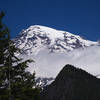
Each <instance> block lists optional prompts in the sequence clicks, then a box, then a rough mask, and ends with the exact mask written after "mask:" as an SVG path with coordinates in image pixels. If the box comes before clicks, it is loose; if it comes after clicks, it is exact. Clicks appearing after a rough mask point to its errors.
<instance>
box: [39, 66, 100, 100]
mask: <svg viewBox="0 0 100 100" xmlns="http://www.w3.org/2000/svg"><path fill="white" fill-rule="evenodd" d="M40 100H100V79H97V78H96V77H94V76H92V75H91V74H89V73H87V72H85V71H84V70H81V69H78V68H75V67H74V66H72V65H66V66H65V67H64V68H63V69H62V70H61V72H60V73H59V74H58V76H57V77H56V79H55V81H54V82H52V83H51V84H50V85H49V86H47V87H45V89H44V90H43V91H42V92H41V94H40Z"/></svg>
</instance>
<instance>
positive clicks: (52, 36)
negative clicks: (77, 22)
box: [14, 25, 98, 54]
mask: <svg viewBox="0 0 100 100" xmlns="http://www.w3.org/2000/svg"><path fill="white" fill-rule="evenodd" d="M14 41H15V44H16V46H17V47H18V48H20V49H22V50H24V51H25V52H26V53H27V54H31V53H34V54H35V53H36V52H37V51H38V49H43V48H44V47H46V48H48V50H49V52H66V51H67V52H68V51H72V50H74V49H77V48H85V47H89V46H92V45H98V42H93V41H89V40H85V39H83V38H82V37H80V36H78V35H74V34H72V33H70V32H66V31H60V30H56V29H52V28H49V27H46V26H40V25H33V26H30V27H29V28H28V29H26V30H23V31H22V32H21V33H20V34H19V37H17V38H15V39H14ZM16 41H17V42H16Z"/></svg>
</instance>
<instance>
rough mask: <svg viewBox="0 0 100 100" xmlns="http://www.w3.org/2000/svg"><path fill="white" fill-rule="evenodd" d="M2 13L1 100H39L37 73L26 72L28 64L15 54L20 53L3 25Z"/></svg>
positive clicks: (0, 34)
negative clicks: (36, 82) (36, 83)
mask: <svg viewBox="0 0 100 100" xmlns="http://www.w3.org/2000/svg"><path fill="white" fill-rule="evenodd" d="M3 17H4V13H3V12H1V13H0V100H38V99H39V97H38V94H39V89H38V88H37V87H36V85H35V73H33V74H31V73H30V72H28V71H26V68H27V67H28V64H27V63H30V62H31V60H26V61H22V60H21V59H19V58H17V57H16V55H15V53H17V52H20V50H19V49H18V48H16V47H15V45H14V43H13V41H12V40H11V39H10V34H9V30H8V28H7V27H6V26H5V25H4V24H2V18H3Z"/></svg>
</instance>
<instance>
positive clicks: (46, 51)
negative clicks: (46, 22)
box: [14, 25, 100, 85]
mask: <svg viewBox="0 0 100 100" xmlns="http://www.w3.org/2000/svg"><path fill="white" fill-rule="evenodd" d="M14 42H15V45H16V47H18V48H20V49H21V50H22V51H23V53H22V54H17V56H19V57H21V58H23V59H33V60H34V61H35V62H34V63H31V64H29V68H28V70H29V71H30V72H34V71H35V72H36V77H37V81H38V82H39V83H40V84H43V85H46V84H49V83H50V82H51V81H52V80H53V79H54V78H55V77H56V75H57V74H58V73H59V71H60V70H61V69H62V68H63V66H64V65H65V64H74V65H76V66H77V67H79V66H81V68H82V69H84V70H86V71H88V72H89V73H92V74H94V75H98V74H100V71H99V70H100V68H99V66H100V62H99V60H98V59H100V46H99V45H100V44H99V43H98V42H93V41H89V40H85V39H83V38H82V37H80V36H78V35H74V34H72V33H70V32H66V31H60V30H56V29H52V28H49V27H45V26H40V25H33V26H30V27H29V28H28V29H25V30H22V31H21V32H20V34H19V35H18V37H16V38H15V39H14ZM90 57H91V58H90ZM84 66H85V67H84ZM44 80H45V81H44Z"/></svg>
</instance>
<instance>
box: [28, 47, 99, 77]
mask: <svg viewBox="0 0 100 100" xmlns="http://www.w3.org/2000/svg"><path fill="white" fill-rule="evenodd" d="M29 58H30V57H29ZM31 58H32V59H35V61H36V62H35V63H34V64H33V63H31V64H30V66H31V67H29V70H30V71H31V72H33V71H34V69H35V71H36V75H37V76H43V77H45V76H46V77H56V75H57V74H58V73H59V72H60V70H61V69H62V68H63V67H64V66H65V65H66V64H72V65H74V66H76V67H79V68H82V69H84V70H86V71H88V72H89V73H91V74H93V75H98V74H100V47H98V46H93V47H89V48H86V49H84V50H83V49H78V50H74V51H72V52H69V53H68V54H63V53H48V51H47V50H42V51H40V52H39V53H38V54H37V55H36V56H35V57H33V56H31Z"/></svg>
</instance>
